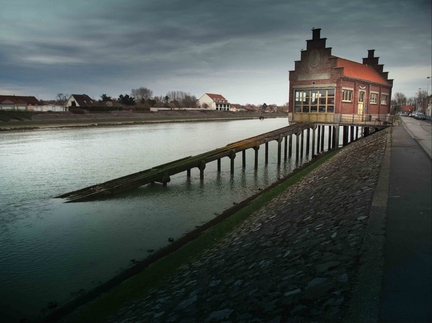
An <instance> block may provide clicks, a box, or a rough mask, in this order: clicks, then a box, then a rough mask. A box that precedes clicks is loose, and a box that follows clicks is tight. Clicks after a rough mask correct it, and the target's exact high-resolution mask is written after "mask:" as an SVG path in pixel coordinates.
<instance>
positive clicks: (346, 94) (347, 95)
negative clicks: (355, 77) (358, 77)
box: [342, 90, 353, 102]
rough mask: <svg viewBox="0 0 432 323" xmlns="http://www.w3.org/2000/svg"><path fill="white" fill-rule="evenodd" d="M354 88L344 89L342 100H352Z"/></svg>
mask: <svg viewBox="0 0 432 323" xmlns="http://www.w3.org/2000/svg"><path fill="white" fill-rule="evenodd" d="M352 94H353V91H352V90H342V102H352Z"/></svg>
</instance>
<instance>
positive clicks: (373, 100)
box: [369, 92, 378, 104]
mask: <svg viewBox="0 0 432 323" xmlns="http://www.w3.org/2000/svg"><path fill="white" fill-rule="evenodd" d="M369 103H370V104H377V103H378V93H375V92H371V94H370V100H369Z"/></svg>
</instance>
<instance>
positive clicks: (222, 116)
mask: <svg viewBox="0 0 432 323" xmlns="http://www.w3.org/2000/svg"><path fill="white" fill-rule="evenodd" d="M259 116H260V114H259V112H226V111H181V110H180V111H176V110H173V111H159V112H148V113H134V112H129V111H118V112H117V111H116V112H108V113H86V114H72V113H43V114H42V113H37V114H34V115H32V117H31V119H29V120H22V121H18V120H14V121H7V122H4V121H3V122H2V121H0V132H2V131H29V130H40V129H59V128H81V127H101V126H103V127H106V126H127V125H142V124H154V123H172V122H208V121H233V120H248V119H259ZM284 117H285V118H288V113H286V112H275V113H265V115H264V119H267V118H284Z"/></svg>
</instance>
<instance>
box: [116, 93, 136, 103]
mask: <svg viewBox="0 0 432 323" xmlns="http://www.w3.org/2000/svg"><path fill="white" fill-rule="evenodd" d="M118 101H119V102H120V103H122V104H124V105H134V104H135V100H134V98H133V97H130V96H129V94H125V95H123V94H120V95H119V97H118Z"/></svg>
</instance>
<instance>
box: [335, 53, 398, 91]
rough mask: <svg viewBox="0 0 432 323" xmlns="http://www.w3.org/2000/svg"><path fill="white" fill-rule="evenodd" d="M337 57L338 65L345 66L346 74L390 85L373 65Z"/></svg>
mask: <svg viewBox="0 0 432 323" xmlns="http://www.w3.org/2000/svg"><path fill="white" fill-rule="evenodd" d="M335 58H336V59H337V60H336V66H337V67H343V68H344V75H345V76H348V77H351V78H356V79H361V80H365V81H369V82H374V83H378V84H383V85H390V84H389V83H388V82H387V80H386V79H384V78H383V77H382V76H381V75H380V74H379V73H378V72H377V71H376V70H375V69H374V68H373V67H372V66H369V65H365V64H361V63H357V62H353V61H350V60H347V59H345V58H340V57H335Z"/></svg>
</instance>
